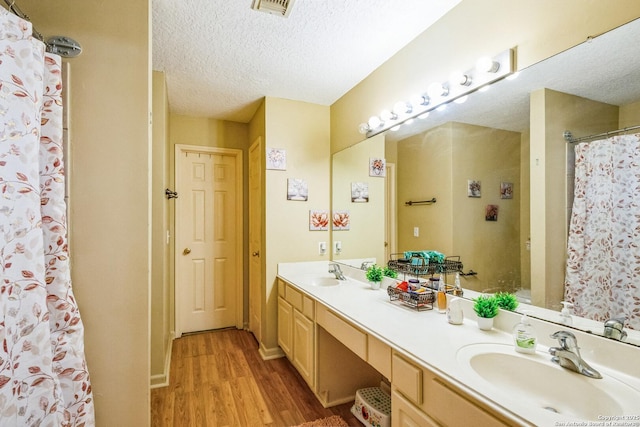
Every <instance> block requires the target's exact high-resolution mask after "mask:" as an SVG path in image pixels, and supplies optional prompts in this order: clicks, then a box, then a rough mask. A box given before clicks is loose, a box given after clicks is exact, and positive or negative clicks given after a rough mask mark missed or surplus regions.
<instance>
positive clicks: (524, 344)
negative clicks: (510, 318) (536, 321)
mask: <svg viewBox="0 0 640 427" xmlns="http://www.w3.org/2000/svg"><path fill="white" fill-rule="evenodd" d="M513 344H514V347H515V350H516V351H517V352H519V353H529V354H534V353H535V352H536V346H537V345H538V337H537V336H536V331H535V330H534V329H533V326H531V323H529V317H527V313H526V312H525V313H524V315H523V316H522V319H521V320H520V323H518V324H517V325H516V326H514V328H513Z"/></svg>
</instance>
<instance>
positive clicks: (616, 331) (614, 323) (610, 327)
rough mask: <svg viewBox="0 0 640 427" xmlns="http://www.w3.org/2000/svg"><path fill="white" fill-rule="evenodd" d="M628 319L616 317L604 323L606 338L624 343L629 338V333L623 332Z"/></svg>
mask: <svg viewBox="0 0 640 427" xmlns="http://www.w3.org/2000/svg"><path fill="white" fill-rule="evenodd" d="M625 320H627V318H626V317H614V318H612V319H609V320H607V321H606V322H604V336H605V337H607V338H611V339H614V340H618V341H623V340H624V339H625V338H626V337H627V332H626V331H623V329H624V322H625Z"/></svg>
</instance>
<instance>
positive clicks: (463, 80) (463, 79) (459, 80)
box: [449, 71, 471, 86]
mask: <svg viewBox="0 0 640 427" xmlns="http://www.w3.org/2000/svg"><path fill="white" fill-rule="evenodd" d="M449 81H450V82H451V83H452V84H455V85H461V86H469V85H470V84H471V77H469V76H467V75H466V74H464V73H462V72H460V71H454V72H453V73H451V76H449Z"/></svg>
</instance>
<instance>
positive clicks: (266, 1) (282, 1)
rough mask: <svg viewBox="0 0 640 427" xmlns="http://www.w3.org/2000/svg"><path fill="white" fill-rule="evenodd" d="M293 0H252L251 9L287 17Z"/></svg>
mask: <svg viewBox="0 0 640 427" xmlns="http://www.w3.org/2000/svg"><path fill="white" fill-rule="evenodd" d="M294 2H295V0H253V4H252V5H251V8H252V9H255V10H258V11H260V12H267V13H271V14H273V15H280V16H284V17H287V16H289V12H291V8H292V7H293V3H294Z"/></svg>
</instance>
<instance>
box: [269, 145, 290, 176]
mask: <svg viewBox="0 0 640 427" xmlns="http://www.w3.org/2000/svg"><path fill="white" fill-rule="evenodd" d="M267 169H275V170H280V171H284V170H287V151H286V150H283V149H281V148H267Z"/></svg>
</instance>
